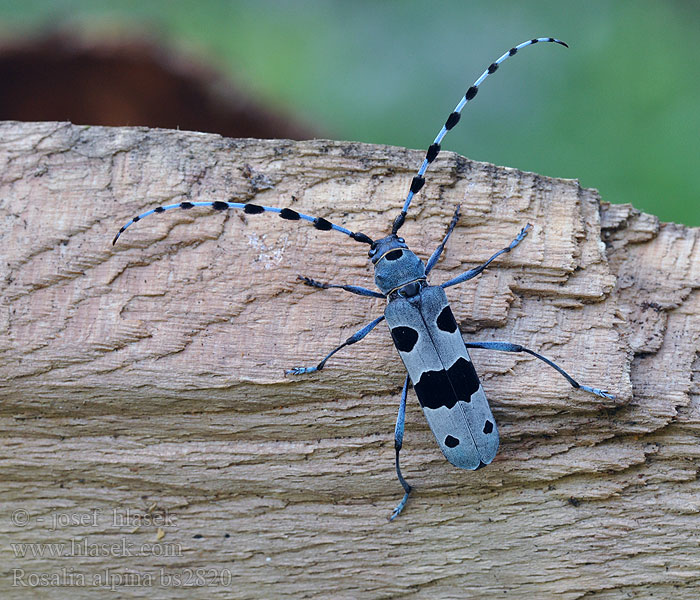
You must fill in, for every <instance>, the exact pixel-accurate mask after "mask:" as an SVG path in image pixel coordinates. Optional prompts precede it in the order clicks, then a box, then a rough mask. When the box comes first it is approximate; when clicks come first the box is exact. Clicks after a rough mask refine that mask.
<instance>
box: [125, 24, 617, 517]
mask: <svg viewBox="0 0 700 600" xmlns="http://www.w3.org/2000/svg"><path fill="white" fill-rule="evenodd" d="M539 42H554V43H556V44H561V45H562V46H565V47H567V48H568V46H567V44H565V43H564V42H562V41H561V40H557V39H555V38H551V37H547V38H534V39H531V40H528V41H526V42H523V43H522V44H519V45H517V46H515V47H513V48H511V49H510V50H508V51H507V52H506V53H504V54H503V55H502V56H501V57H500V58H498V60H496V61H495V62H493V63H491V64H490V65H489V67H488V68H487V69H486V70H485V71H484V72H483V73H482V74H481V76H480V77H479V78H478V79H477V80H476V81H475V82H474V84H473V85H472V86H471V87H470V88H469V89H468V90H467V92H466V94H465V95H464V96H463V97H462V99H461V100H460V101H459V103H458V104H457V106H456V107H455V109H454V110H453V111H452V113H450V116H449V117H448V118H447V121H446V122H445V124H444V125H443V126H442V129H440V132H439V133H438V135H437V137H436V138H435V140H434V141H433V143H432V144H431V145H430V147H429V148H428V151H427V153H426V155H425V159H424V160H423V163H422V164H421V167H420V169H419V170H418V173H417V174H416V175H415V176H414V177H413V180H412V181H411V186H410V189H409V192H408V195H407V197H406V200H405V201H404V205H403V208H402V210H401V212H400V213H399V214H398V216H397V217H396V218H395V219H394V222H393V225H392V228H391V234H390V235H388V236H386V237H384V238H381V239H379V240H376V241H374V240H372V239H371V238H370V237H369V236H367V235H365V234H364V233H360V232H357V233H356V232H353V231H350V230H349V229H345V227H341V226H340V225H335V224H334V223H331V222H330V221H327V220H326V219H324V218H323V217H311V216H309V215H304V214H302V213H299V212H297V211H295V210H292V209H291V208H275V207H272V206H258V205H257V204H251V203H240V202H223V201H215V202H180V203H177V204H169V205H167V206H159V207H158V208H154V209H152V210H149V211H146V212H145V213H143V214H141V215H138V216H137V217H134V218H133V219H131V221H129V222H128V223H126V225H124V226H123V227H122V228H121V229H120V230H119V233H117V235H116V236H115V238H114V240H113V242H112V244H114V243H116V241H117V239H118V238H119V236H120V235H121V234H122V233H123V232H124V230H125V229H126V228H127V227H129V226H130V225H132V224H133V223H136V222H137V221H140V220H141V219H143V218H144V217H147V216H149V215H151V214H153V213H162V212H165V211H166V210H170V209H174V208H182V209H190V208H193V207H195V206H209V207H211V208H213V209H214V210H226V209H229V208H238V209H242V210H243V212H244V213H246V214H248V215H255V214H259V213H262V212H272V213H277V214H278V215H279V216H280V217H281V218H282V219H286V220H288V221H299V220H302V221H309V222H310V223H312V224H313V226H314V227H315V228H316V229H319V230H321V231H330V230H333V231H339V232H340V233H344V234H345V235H347V236H349V237H351V238H352V239H353V240H355V241H357V242H362V243H364V244H368V245H369V246H370V249H369V258H370V259H371V260H372V264H373V265H374V281H375V283H376V285H377V287H378V288H379V290H380V292H375V291H373V290H370V289H367V288H364V287H360V286H356V285H338V284H331V283H322V282H319V281H315V280H314V279H311V278H309V277H301V276H299V280H300V281H302V282H303V283H304V284H306V285H308V286H311V287H314V288H318V289H324V290H325V289H331V288H338V289H342V290H345V291H347V292H350V293H352V294H357V295H358V296H369V297H371V298H384V299H386V300H387V305H386V309H385V311H384V314H383V315H382V316H380V317H377V318H376V319H374V321H372V322H371V323H369V324H367V325H365V326H364V327H363V328H362V329H360V330H359V331H358V332H356V333H355V334H354V335H352V336H350V337H349V338H348V339H347V340H345V342H343V343H342V344H341V345H340V346H338V347H337V348H335V349H334V350H332V351H331V352H329V353H328V355H327V356H326V357H325V358H324V359H323V360H322V361H321V362H320V363H318V364H317V365H316V366H313V367H297V368H294V369H290V370H289V371H286V372H285V373H286V374H288V375H303V374H306V373H313V372H314V371H320V370H321V369H323V367H324V366H325V364H326V362H327V361H328V359H329V358H330V357H331V356H333V355H334V354H335V353H336V352H338V350H340V349H341V348H344V347H345V346H349V345H351V344H355V343H356V342H359V341H360V340H362V339H363V338H364V337H365V336H366V335H367V334H368V333H369V332H370V331H372V330H373V329H374V328H375V327H376V326H377V325H378V324H379V323H381V322H382V321H384V320H385V319H386V322H387V325H388V326H389V330H390V332H391V337H392V339H393V340H394V344H395V345H396V348H397V350H398V352H399V356H401V360H403V363H404V365H405V367H406V370H407V371H408V375H407V376H406V380H405V381H404V384H403V389H402V391H401V401H400V403H399V414H398V417H397V419H396V428H395V430H394V447H395V451H396V474H397V476H398V479H399V482H400V483H401V486H402V487H403V489H404V495H403V498H402V499H401V501H400V502H399V503H398V505H397V506H396V508H395V509H394V511H393V513H392V514H391V516H390V517H389V519H390V520H393V519H395V518H396V517H397V516H398V515H399V514H400V513H401V511H402V510H403V508H404V506H405V505H406V502H407V500H408V497H409V494H410V493H411V486H410V485H409V484H408V483H407V482H406V480H405V479H404V478H403V475H402V474H401V467H400V465H399V453H400V451H401V445H402V443H403V433H404V420H405V414H406V395H407V393H408V385H409V382H412V383H413V389H414V390H415V392H416V395H417V396H418V401H419V402H420V405H421V407H422V408H423V413H424V414H425V418H426V419H427V420H428V425H430V428H431V429H432V431H433V434H435V439H436V440H437V442H438V445H439V446H440V449H441V450H442V453H443V454H444V455H445V458H447V460H449V461H450V462H451V463H452V464H453V465H455V466H456V467H459V468H460V469H470V470H476V469H479V468H480V467H483V466H485V465H488V464H489V463H490V462H491V461H492V460H493V458H494V456H495V455H496V451H497V450H498V443H499V438H498V429H497V427H496V422H495V420H494V418H493V415H492V414H491V409H490V408H489V404H488V401H487V400H486V396H485V394H484V389H483V388H482V386H481V383H480V382H479V378H478V376H477V374H476V371H475V370H474V366H473V364H472V361H471V358H470V357H469V351H468V350H467V349H468V348H483V349H487V350H499V351H501V352H525V353H527V354H530V355H532V356H534V357H535V358H538V359H540V360H541V361H544V362H545V363H547V364H548V365H549V366H550V367H553V368H554V369H556V370H557V371H558V372H559V373H560V374H561V375H562V376H564V378H565V379H566V380H567V381H568V382H569V383H570V384H571V385H572V386H573V387H574V388H578V389H581V390H583V391H585V392H590V393H591V394H595V395H597V396H601V397H602V398H608V399H612V398H614V396H613V395H612V394H610V393H608V392H607V391H605V390H601V389H598V388H594V387H590V386H587V385H581V384H579V383H578V382H577V381H576V380H575V379H574V378H573V377H571V376H570V375H569V374H568V373H567V372H566V371H564V369H562V368H561V367H559V366H558V365H557V364H555V363H554V362H552V361H551V360H549V359H548V358H545V357H544V356H542V355H540V354H538V353H537V352H534V351H532V350H530V349H529V348H525V347H523V346H521V345H519V344H513V343H510V342H465V341H464V340H463V339H462V334H461V333H460V330H459V327H458V326H457V322H456V321H455V318H454V316H453V314H452V311H451V310H450V305H449V303H448V301H447V296H446V295H445V291H444V290H445V288H448V287H451V286H453V285H457V284H458V283H463V282H465V281H468V280H469V279H473V278H474V277H476V276H477V275H479V274H480V273H482V272H483V271H484V269H486V267H488V266H489V265H490V264H491V263H492V262H493V261H494V260H495V259H496V258H497V257H499V256H500V255H501V254H504V253H505V252H510V251H511V250H513V248H515V247H516V246H517V245H518V244H519V243H520V242H522V241H523V239H525V237H526V236H527V233H528V230H529V229H530V228H531V225H530V224H529V223H528V224H527V225H526V226H525V227H524V228H523V229H522V230H521V231H520V233H518V235H517V236H516V237H515V239H514V240H513V241H512V242H511V243H510V244H509V245H508V246H506V247H505V248H503V249H501V250H499V251H498V252H496V253H495V254H494V255H493V256H492V257H491V258H489V259H488V260H487V261H486V262H485V263H484V264H482V265H480V266H478V267H476V268H474V269H470V270H469V271H466V272H465V273H462V274H461V275H458V276H457V277H454V278H453V279H450V280H449V281H446V282H445V283H442V284H440V285H429V284H428V280H427V278H428V274H429V273H430V271H431V270H432V269H433V267H434V266H435V264H436V263H437V261H438V259H439V258H440V255H441V254H442V251H443V250H444V248H445V244H446V243H447V240H448V238H449V237H450V234H451V233H452V231H453V230H454V228H455V226H456V225H457V221H458V220H459V206H457V209H456V210H455V213H454V216H453V218H452V221H451V222H450V224H449V226H448V228H447V233H446V234H445V237H444V238H443V240H442V242H441V243H440V245H439V246H438V247H437V248H436V249H435V252H433V253H432V255H431V256H430V258H429V259H428V262H427V263H425V264H424V263H423V261H422V260H421V259H420V258H418V257H417V256H416V255H415V254H414V253H413V252H411V251H410V250H409V249H408V246H407V245H406V242H405V240H404V239H403V238H402V237H399V235H398V231H399V229H401V226H402V225H403V224H404V221H405V219H406V214H407V212H408V208H409V206H410V204H411V200H412V199H413V197H414V196H415V195H416V194H417V193H418V192H419V191H420V190H421V189H422V187H423V185H424V184H425V178H424V177H423V175H425V171H426V170H427V168H428V165H430V164H431V163H432V162H433V161H434V160H435V158H436V157H437V155H438V153H439V152H440V144H441V143H442V140H443V138H444V137H445V135H447V132H448V131H450V130H451V129H452V128H453V127H454V126H455V125H456V124H457V123H458V122H459V119H460V115H461V112H462V109H463V108H464V107H465V106H466V104H467V103H468V102H469V101H470V100H473V99H474V97H475V96H476V94H477V92H478V91H479V86H480V85H481V84H482V83H483V82H484V80H485V79H486V78H487V77H488V76H489V75H491V74H492V73H495V72H496V70H497V69H498V67H499V65H500V64H501V63H502V62H504V61H505V60H506V59H508V58H510V57H511V56H514V55H515V54H516V53H517V52H518V51H520V50H522V49H523V48H525V47H526V46H531V45H533V44H537V43H539Z"/></svg>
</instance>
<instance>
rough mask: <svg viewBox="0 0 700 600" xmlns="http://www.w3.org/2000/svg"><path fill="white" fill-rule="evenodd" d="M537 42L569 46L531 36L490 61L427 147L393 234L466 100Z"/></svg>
mask: <svg viewBox="0 0 700 600" xmlns="http://www.w3.org/2000/svg"><path fill="white" fill-rule="evenodd" d="M538 42H554V43H555V44H561V45H562V46H565V47H566V48H568V47H569V46H568V44H566V43H564V42H562V41H561V40H557V39H555V38H553V37H543V38H533V39H531V40H528V41H527V42H523V43H522V44H519V45H517V46H514V47H513V48H511V49H510V50H508V52H506V53H505V54H503V55H502V56H501V57H500V58H499V59H498V60H496V61H495V62H492V63H491V64H490V65H489V66H488V68H487V69H486V70H485V71H484V72H483V73H482V74H481V77H479V79H477V80H476V81H475V82H474V83H473V84H472V86H471V87H470V88H469V89H468V90H467V93H466V94H464V97H463V98H462V99H461V100H460V101H459V104H457V106H455V109H454V110H453V111H452V112H451V113H450V116H449V117H447V121H445V124H444V125H443V126H442V129H441V130H440V132H439V133H438V134H437V137H436V138H435V140H434V141H433V143H432V144H431V145H430V147H429V148H428V151H427V153H426V155H425V158H424V159H423V164H422V165H421V167H420V169H418V173H416V175H415V177H414V178H413V180H412V181H411V188H410V190H409V192H408V196H407V197H406V201H405V202H404V205H403V209H402V210H401V212H400V213H399V215H398V216H397V217H396V219H395V220H394V224H393V227H392V229H391V232H392V233H394V234H395V233H396V232H397V231H398V230H399V229H400V228H401V226H402V225H403V223H404V220H405V219H406V213H407V212H408V207H409V206H410V205H411V200H412V199H413V196H415V195H416V194H417V193H418V192H419V191H420V190H421V188H422V187H423V185H424V184H425V177H423V175H425V171H426V170H427V168H428V165H429V164H430V163H432V162H433V161H434V160H435V159H436V158H437V155H438V154H439V153H440V144H441V143H442V139H443V138H444V137H445V136H446V135H447V132H448V131H450V129H452V128H453V127H454V126H455V125H457V123H459V119H460V116H461V113H462V109H463V108H464V107H465V106H466V104H467V102H469V101H470V100H472V99H473V98H474V96H476V94H477V92H478V91H479V86H480V85H481V84H482V83H483V82H484V80H485V79H486V78H487V77H488V76H489V75H491V73H495V72H496V70H497V69H498V67H499V65H500V64H501V63H502V62H504V61H505V60H506V59H508V58H510V57H511V56H513V55H514V54H517V52H518V50H522V49H523V48H525V47H526V46H531V45H532V44H537V43H538Z"/></svg>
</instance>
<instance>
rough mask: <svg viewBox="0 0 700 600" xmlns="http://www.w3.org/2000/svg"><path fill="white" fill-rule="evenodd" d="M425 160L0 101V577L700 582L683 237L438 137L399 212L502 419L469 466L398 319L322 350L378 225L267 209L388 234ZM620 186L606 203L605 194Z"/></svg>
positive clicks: (637, 594) (19, 592)
mask: <svg viewBox="0 0 700 600" xmlns="http://www.w3.org/2000/svg"><path fill="white" fill-rule="evenodd" d="M423 156H424V151H413V150H405V149H401V148H393V147H385V146H373V145H368V144H359V143H347V142H331V141H327V140H315V141H308V142H290V141H283V140H253V139H225V138H222V137H219V136H217V135H209V134H206V135H205V134H199V133H191V132H182V131H166V130H149V129H143V128H102V127H82V126H80V127H79V126H74V125H71V124H69V123H16V122H6V123H2V124H0V164H1V165H2V181H1V184H0V213H1V217H2V219H1V221H0V236H1V240H0V253H2V260H1V261H0V265H1V266H0V268H1V269H2V313H0V314H1V320H0V323H1V326H2V335H1V336H0V356H1V357H2V360H1V365H0V368H1V369H2V377H1V378H0V423H1V424H2V425H1V427H2V429H1V431H2V438H3V439H2V446H1V450H0V453H1V456H2V462H0V481H2V483H0V490H1V491H2V496H1V498H0V536H1V539H2V544H1V552H2V554H1V555H0V596H1V597H2V598H25V597H34V598H72V599H76V598H94V597H96V595H95V594H96V592H98V591H102V592H104V593H106V590H107V589H109V588H110V587H112V588H114V589H115V590H116V595H115V597H124V598H126V597H132V598H151V599H152V598H242V599H248V598H251V599H252V598H362V599H364V598H368V599H370V598H371V599H374V598H460V599H464V598H480V599H482V598H485V599H491V598H504V597H508V598H562V599H575V598H586V599H593V598H595V599H596V600H598V599H600V600H602V599H612V598H626V599H629V598H650V597H652V596H653V597H655V598H697V597H698V596H699V594H700V538H699V535H700V534H699V533H698V532H699V531H700V485H699V484H698V459H700V444H699V443H698V442H699V441H700V389H699V388H698V371H699V370H700V360H699V359H698V351H699V346H700V344H699V337H700V292H699V288H700V243H698V237H699V233H698V230H697V229H691V228H687V227H682V226H679V225H673V224H661V223H659V222H658V220H657V219H656V218H655V217H653V216H650V215H646V214H642V213H640V212H639V211H637V210H635V209H634V208H632V207H631V206H628V205H614V204H607V203H601V202H600V200H599V198H598V194H597V192H596V191H595V190H591V189H582V188H581V187H580V186H579V184H578V182H577V181H573V180H563V179H551V178H546V177H542V176H539V175H536V174H533V173H523V172H520V171H517V170H514V169H507V168H502V167H495V166H493V165H488V164H484V163H477V162H473V161H470V160H468V159H466V158H463V157H461V156H458V155H456V154H452V153H449V152H443V153H441V154H440V156H439V157H438V159H437V160H436V161H435V163H434V164H433V165H432V166H431V169H430V170H429V172H428V177H427V183H426V185H425V187H424V189H423V190H422V191H421V192H420V194H419V195H418V196H417V197H416V199H415V200H414V202H413V205H412V207H411V211H410V212H409V216H408V219H407V221H406V224H405V226H404V228H403V229H402V230H401V232H402V235H403V236H404V237H405V238H406V240H407V242H408V244H409V246H410V247H411V248H412V249H413V250H414V251H416V252H417V253H418V254H419V255H420V256H422V257H424V258H427V257H428V256H429V255H430V253H431V252H432V251H433V249H434V248H435V247H436V246H437V244H438V243H439V242H440V240H441V239H442V237H443V235H444V232H445V229H446V227H447V224H448V223H449V221H450V218H451V216H452V213H453V211H454V209H455V206H456V205H457V204H460V203H461V205H462V218H461V220H460V222H459V225H458V226H457V228H456V230H455V232H454V234H453V235H452V237H451V239H450V240H449V243H448V246H447V249H446V251H445V253H444V255H443V257H442V259H441V260H440V262H439V263H438V265H437V266H436V268H435V269H434V271H433V272H432V273H431V282H433V283H439V282H442V281H445V280H447V279H448V278H451V277H454V276H455V275H456V274H458V273H460V272H462V271H464V270H466V269H468V268H471V267H474V266H476V265H478V264H480V263H481V262H483V261H484V260H485V259H486V258H488V257H489V256H490V255H491V254H492V253H494V252H495V251H496V250H498V249H500V248H502V247H503V246H505V245H507V244H508V243H509V242H510V241H511V240H512V239H513V238H514V237H515V235H516V234H517V233H518V231H519V230H520V229H521V227H522V226H523V225H525V224H526V223H528V222H529V223H532V224H533V229H532V231H531V232H530V235H529V236H528V237H527V239H526V240H525V241H524V242H523V243H522V244H521V245H520V246H518V248H517V249H515V250H514V251H513V252H511V253H510V254H507V255H504V256H503V257H502V258H500V259H498V260H497V261H496V262H495V263H494V264H493V265H492V266H491V267H490V268H489V269H488V270H487V271H486V272H485V273H484V274H483V275H481V276H480V277H478V278H477V279H475V280H473V281H469V282H466V283H464V284H461V285H459V286H455V287H451V288H449V289H448V290H447V292H448V297H449V298H450V300H451V302H452V308H453V311H454V313H455V316H456V318H457V321H458V322H459V324H460V326H461V328H462V331H463V332H464V335H465V337H466V338H467V339H469V340H508V341H513V342H517V343H520V344H522V345H525V346H528V347H530V348H532V349H533V350H536V351H540V352H542V353H543V354H545V355H546V356H548V357H550V358H552V359H554V360H556V361H557V362H559V364H561V365H562V366H563V367H564V368H565V369H567V370H569V371H570V372H571V373H572V375H573V376H574V377H576V378H577V379H579V381H581V382H582V383H586V384H589V385H595V386H599V387H604V388H606V389H609V390H610V391H612V392H614V393H615V394H616V396H617V397H616V399H615V400H604V399H602V398H598V397H595V396H592V395H590V394H586V393H583V392H581V391H577V390H574V389H573V388H571V387H570V386H569V385H568V384H567V383H566V381H565V380H564V379H563V378H561V377H560V376H559V375H558V374H557V373H556V372H554V371H553V370H552V369H550V368H549V367H547V366H546V365H544V364H543V363H541V362H539V361H537V360H535V359H534V358H532V357H530V356H527V355H523V356H521V355H516V354H504V353H498V352H489V351H484V350H474V351H473V352H472V357H473V359H474V362H475V365H476V367H477V371H478V372H479V374H480V375H481V378H482V382H483V385H484V388H485V390H486V394H487V396H488V397H489V399H490V402H491V406H492V408H493V412H494V414H495V416H496V419H497V421H498V423H499V427H500V433H501V448H500V451H499V454H498V456H497V458H496V459H495V460H494V462H493V463H492V464H491V465H489V466H488V467H487V468H484V469H481V470H479V471H476V472H469V471H462V470H459V469H456V468H454V467H452V466H451V465H450V464H449V463H448V462H447V461H445V459H444V458H443V457H442V455H441V453H440V450H439V449H438V446H437V444H436V443H435V440H434V438H433V436H432V434H431V432H430V430H429V429H428V427H427V424H426V423H425V419H424V417H423V415H422V413H421V411H420V408H419V406H418V403H417V400H416V398H415V396H414V394H413V392H412V391H411V392H409V408H408V414H407V424H406V438H405V442H404V450H403V453H402V461H403V469H404V475H405V476H406V477H407V479H408V480H409V481H410V482H411V483H412V484H414V486H415V492H414V494H413V496H412V497H411V499H410V501H409V504H408V506H407V508H406V510H405V511H404V513H403V514H402V515H401V516H400V517H399V518H398V519H397V520H395V521H394V522H391V523H389V522H388V521H387V517H388V515H389V514H390V513H391V510H392V509H393V507H394V506H395V504H396V502H397V501H398V500H399V499H400V497H401V492H402V490H401V488H400V486H399V484H398V482H397V480H396V476H395V473H394V463H393V461H394V447H393V428H394V420H395V417H396V411H397V407H398V400H399V393H400V389H401V385H402V383H403V379H404V376H405V371H404V369H403V366H402V364H401V362H400V360H399V358H398V355H397V353H396V350H395V349H394V347H393V344H392V342H391V338H390V336H389V333H388V330H387V328H386V326H385V325H383V324H382V325H380V326H379V327H378V328H377V329H376V330H375V331H373V332H372V333H371V334H370V335H369V336H368V337H367V338H366V339H365V340H363V341H362V342H361V343H359V344H356V345H354V346H351V347H349V348H345V349H343V350H342V351H341V352H339V353H338V354H337V355H335V356H334V357H333V358H332V359H331V360H330V361H329V362H328V364H327V366H326V368H325V369H324V370H323V371H322V372H320V373H315V374H312V375H308V376H304V377H290V376H285V375H284V370H285V369H288V368H290V367H294V366H299V365H305V366H308V365H313V364H316V363H317V362H318V361H319V360H320V359H321V358H322V357H323V356H324V355H325V354H326V353H327V352H328V351H329V350H330V349H332V348H333V347H335V346H336V345H338V344H339V343H341V342H342V341H344V340H345V339H346V338H347V337H348V336H349V335H351V334H352V333H354V332H355V331H356V330H358V329H359V328H360V327H362V326H363V325H364V324H365V323H367V322H368V321H369V320H371V319H372V318H374V317H376V316H379V315H380V314H382V312H383V310H384V301H383V300H381V299H372V298H361V297H358V296H353V295H350V294H347V293H345V292H343V291H341V290H327V291H325V290H314V289H311V288H309V287H307V286H304V285H302V284H300V283H299V282H298V281H297V276H298V275H306V276H309V277H313V278H315V279H318V280H321V281H332V282H335V283H349V284H355V285H361V286H365V287H373V274H372V269H371V264H370V263H369V261H368V258H367V249H368V247H367V246H366V245H363V244H358V243H356V242H354V241H353V240H351V239H349V238H348V237H346V236H344V235H342V234H339V233H337V232H332V231H331V232H323V231H317V230H315V229H314V228H313V227H312V226H311V225H310V224H308V223H304V222H301V223H296V222H289V221H283V220H281V219H279V218H278V217H277V216H276V215H274V214H269V213H268V214H262V215H244V214H243V213H242V211H228V212H226V213H223V214H222V213H219V212H214V211H211V210H208V209H201V208H196V209H192V210H188V211H181V210H174V211H170V212H168V213H165V214H162V215H154V216H151V217H149V218H148V219H144V220H143V221H142V222H140V223H137V224H136V225H134V226H133V227H131V228H129V229H128V230H127V231H126V232H125V233H124V235H123V236H122V237H121V238H120V240H119V242H118V243H117V245H116V246H114V247H113V246H112V245H111V241H112V238H113V236H114V234H115V233H116V232H117V230H118V229H119V227H120V226H121V225H123V224H124V223H125V222H126V221H127V220H128V219H129V218H131V217H132V216H134V215H136V214H138V213H140V212H142V211H144V210H148V209H150V208H154V207H156V206H159V205H162V204H169V203H174V202H180V201H186V200H187V201H205V200H231V199H235V200H237V201H240V202H254V203H256V204H264V205H271V206H278V207H285V206H288V207H291V208H293V209H295V210H297V211H300V212H303V213H307V214H311V215H315V216H322V217H325V218H327V219H329V220H331V221H333V222H334V223H337V224H339V225H343V226H345V227H347V228H348V229H351V230H353V231H362V232H364V233H366V234H368V235H369V236H371V237H373V238H379V237H381V236H383V235H386V234H387V233H388V231H389V230H390V225H391V222H392V220H393V218H394V217H395V216H396V214H397V213H398V211H399V210H400V207H401V204H402V202H403V199H404V197H405V193H406V191H407V188H408V185H409V182H410V179H411V177H412V175H413V172H414V170H415V168H416V166H417V165H419V164H420V161H421V160H422V158H423ZM609 200H614V198H610V199H609Z"/></svg>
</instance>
